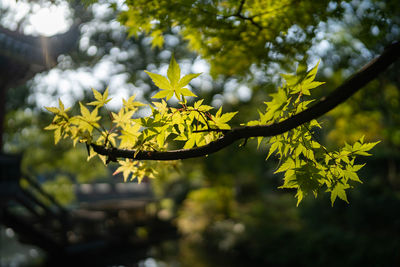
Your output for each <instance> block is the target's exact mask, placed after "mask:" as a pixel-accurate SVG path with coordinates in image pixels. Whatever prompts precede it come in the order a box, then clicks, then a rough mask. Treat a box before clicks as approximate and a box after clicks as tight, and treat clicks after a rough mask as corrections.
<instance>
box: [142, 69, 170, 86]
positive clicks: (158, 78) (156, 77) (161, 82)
mask: <svg viewBox="0 0 400 267" xmlns="http://www.w3.org/2000/svg"><path fill="white" fill-rule="evenodd" d="M144 72H146V73H147V75H149V76H150V78H151V80H152V81H153V83H154V84H155V85H156V86H157V87H158V88H160V89H162V90H171V84H170V82H169V81H168V80H167V78H165V77H164V76H162V75H160V74H157V73H152V72H148V71H147V70H145V71H144Z"/></svg>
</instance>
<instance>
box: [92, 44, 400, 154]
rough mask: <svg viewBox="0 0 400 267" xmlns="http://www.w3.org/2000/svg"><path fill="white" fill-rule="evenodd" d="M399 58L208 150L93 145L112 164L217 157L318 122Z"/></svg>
mask: <svg viewBox="0 0 400 267" xmlns="http://www.w3.org/2000/svg"><path fill="white" fill-rule="evenodd" d="M399 57H400V42H396V43H394V44H392V45H390V46H388V47H387V48H386V49H385V50H384V51H383V53H382V54H381V55H380V56H379V57H377V58H375V59H374V60H372V61H370V62H369V63H368V64H366V65H365V66H364V67H363V68H362V69H361V70H359V71H358V72H356V73H355V74H354V75H353V76H352V77H350V78H349V79H348V80H347V81H345V82H344V83H343V84H342V85H340V86H339V87H337V88H336V89H335V90H334V91H333V92H332V93H331V94H329V95H328V96H327V97H324V98H322V99H320V100H319V101H318V102H317V103H316V104H315V105H313V106H312V107H310V108H308V109H306V110H304V111H303V112H300V113H299V114H296V115H295V116H293V117H290V118H289V119H287V120H284V121H282V122H279V123H275V124H272V125H260V126H245V127H239V128H234V129H232V130H229V131H227V132H225V134H224V136H222V137H220V138H219V139H218V140H216V141H213V142H211V143H209V144H207V145H205V146H201V147H196V148H192V149H179V150H172V151H139V152H137V154H136V156H135V153H136V151H135V150H126V149H116V148H106V147H104V146H100V145H96V144H91V146H92V147H93V149H94V151H95V152H96V153H98V154H101V155H105V156H108V157H109V160H111V161H116V159H117V158H130V159H135V160H178V159H188V158H196V157H202V156H206V155H208V154H212V153H215V152H217V151H219V150H221V149H223V148H225V147H227V146H229V145H231V144H232V143H234V142H235V141H237V140H240V139H247V138H250V137H259V136H263V137H270V136H276V135H279V134H282V133H285V132H287V131H289V130H292V129H294V128H296V127H298V126H300V125H302V124H304V123H306V122H309V121H311V120H313V119H316V118H318V117H320V116H322V115H324V114H325V113H327V112H329V111H330V110H332V109H333V108H335V107H336V106H338V105H339V104H341V103H343V102H344V101H346V100H347V99H348V98H349V97H351V96H352V95H353V94H354V93H355V92H357V91H358V90H360V89H361V88H363V87H364V86H365V85H366V84H367V83H369V82H370V81H372V80H373V79H375V78H376V77H377V76H378V75H379V74H380V73H381V72H383V71H384V70H386V69H387V68H388V67H389V66H390V65H391V64H392V63H393V62H395V61H396V60H397V59H398V58H399Z"/></svg>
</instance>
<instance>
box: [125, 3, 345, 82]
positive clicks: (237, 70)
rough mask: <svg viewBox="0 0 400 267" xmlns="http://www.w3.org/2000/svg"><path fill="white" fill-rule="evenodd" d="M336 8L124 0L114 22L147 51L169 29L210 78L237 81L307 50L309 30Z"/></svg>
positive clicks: (337, 13)
mask: <svg viewBox="0 0 400 267" xmlns="http://www.w3.org/2000/svg"><path fill="white" fill-rule="evenodd" d="M337 2H339V1H336V0H335V1H328V0H323V1H322V0H321V1H293V0H281V1H269V0H258V1H246V0H241V1H238V0H213V1H206V0H200V1H199V0H196V1H195V0H185V1H179V2H175V1H148V0H135V1H130V0H126V1H125V4H126V6H127V10H125V11H123V12H121V14H120V16H119V21H120V22H121V23H122V24H123V25H125V26H126V27H127V29H128V32H129V33H130V34H131V35H136V36H137V35H139V34H140V33H145V34H146V35H147V36H150V37H151V38H152V46H153V47H162V46H163V44H164V33H166V32H168V31H169V30H170V29H171V28H173V27H175V29H176V30H177V31H179V34H180V35H181V36H182V37H183V38H184V39H185V40H187V41H188V44H189V47H190V49H191V50H193V51H196V52H197V53H198V54H200V55H201V56H202V58H205V59H207V60H208V61H209V63H210V64H211V73H212V74H225V75H238V74H242V73H246V72H248V70H249V69H250V66H251V65H253V64H254V63H255V64H260V63H261V64H262V63H267V62H270V61H271V60H272V61H277V60H278V59H277V58H278V57H276V56H272V55H274V54H275V55H276V54H282V55H285V58H293V56H294V55H295V54H296V51H300V50H303V49H306V48H307V47H309V45H310V43H309V41H310V40H311V39H312V37H313V36H314V26H316V25H318V23H319V22H321V21H324V20H326V18H327V17H335V16H340V14H341V12H340V11H339V9H341V6H340V5H338V4H337ZM335 3H336V5H335ZM329 5H331V6H335V9H334V10H332V9H330V8H328V6H329ZM293 25H295V26H296V27H295V28H296V29H297V30H295V31H293V32H292V33H293V34H294V35H295V36H298V37H299V38H292V37H293V34H292V37H290V36H289V34H288V32H289V31H290V29H291V27H292V26H293ZM293 29H294V28H292V29H291V30H293ZM300 29H306V30H300ZM286 40H287V41H286ZM293 47H296V49H293ZM226 66H229V68H227V67H226Z"/></svg>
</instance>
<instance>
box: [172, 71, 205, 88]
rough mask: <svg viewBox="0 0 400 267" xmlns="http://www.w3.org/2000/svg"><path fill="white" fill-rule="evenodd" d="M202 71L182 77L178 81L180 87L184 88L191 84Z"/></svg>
mask: <svg viewBox="0 0 400 267" xmlns="http://www.w3.org/2000/svg"><path fill="white" fill-rule="evenodd" d="M200 74H201V73H191V74H188V75H185V76H183V77H182V79H181V80H180V81H179V83H178V87H179V88H182V87H185V86H186V85H188V84H189V82H190V81H191V80H193V79H194V78H196V77H198V76H199V75H200Z"/></svg>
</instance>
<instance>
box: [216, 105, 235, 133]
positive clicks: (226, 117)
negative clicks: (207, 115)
mask: <svg viewBox="0 0 400 267" xmlns="http://www.w3.org/2000/svg"><path fill="white" fill-rule="evenodd" d="M221 113H222V107H221V108H219V110H218V111H217V113H216V114H215V116H211V118H212V121H213V123H214V124H215V126H217V127H218V129H222V130H229V129H231V126H229V124H227V122H228V121H230V120H231V119H232V118H233V116H235V115H236V114H237V113H238V112H237V111H236V112H228V113H225V114H223V115H221Z"/></svg>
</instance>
